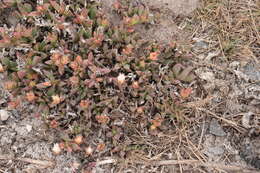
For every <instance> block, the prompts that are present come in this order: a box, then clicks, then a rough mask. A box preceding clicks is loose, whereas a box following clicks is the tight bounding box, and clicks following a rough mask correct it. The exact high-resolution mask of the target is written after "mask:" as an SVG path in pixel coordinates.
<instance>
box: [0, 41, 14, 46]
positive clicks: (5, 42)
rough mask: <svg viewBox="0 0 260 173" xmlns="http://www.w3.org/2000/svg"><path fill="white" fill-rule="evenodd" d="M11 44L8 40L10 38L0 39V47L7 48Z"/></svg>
mask: <svg viewBox="0 0 260 173" xmlns="http://www.w3.org/2000/svg"><path fill="white" fill-rule="evenodd" d="M11 45H12V44H11V42H10V40H7V39H2V40H0V48H7V47H10V46H11Z"/></svg>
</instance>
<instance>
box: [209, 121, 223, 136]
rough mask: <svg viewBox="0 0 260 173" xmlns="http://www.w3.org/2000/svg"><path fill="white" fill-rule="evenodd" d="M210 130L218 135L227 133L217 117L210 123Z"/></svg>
mask: <svg viewBox="0 0 260 173" xmlns="http://www.w3.org/2000/svg"><path fill="white" fill-rule="evenodd" d="M209 132H210V133H211V134H213V135H216V136H226V133H225V132H224V130H223V128H222V127H221V125H220V124H219V123H218V121H217V120H216V119H212V120H211V122H210V125H209Z"/></svg>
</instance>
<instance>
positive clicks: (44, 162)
mask: <svg viewBox="0 0 260 173" xmlns="http://www.w3.org/2000/svg"><path fill="white" fill-rule="evenodd" d="M0 160H16V161H22V162H26V163H31V164H36V165H39V166H42V167H44V168H49V167H53V166H54V165H55V164H54V163H53V162H51V161H47V160H36V159H30V158H21V157H19V158H13V157H10V156H7V155H0Z"/></svg>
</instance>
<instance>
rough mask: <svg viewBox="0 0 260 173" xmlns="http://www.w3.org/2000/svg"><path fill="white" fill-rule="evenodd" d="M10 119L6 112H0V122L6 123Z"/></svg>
mask: <svg viewBox="0 0 260 173" xmlns="http://www.w3.org/2000/svg"><path fill="white" fill-rule="evenodd" d="M9 117H10V114H9V112H8V111H6V110H3V109H2V110H0V120H1V121H6V120H7V119H8V118H9Z"/></svg>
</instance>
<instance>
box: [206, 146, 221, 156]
mask: <svg viewBox="0 0 260 173" xmlns="http://www.w3.org/2000/svg"><path fill="white" fill-rule="evenodd" d="M206 153H207V155H221V154H223V153H224V149H223V148H222V147H219V146H215V147H209V148H208V149H207V152H206Z"/></svg>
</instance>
